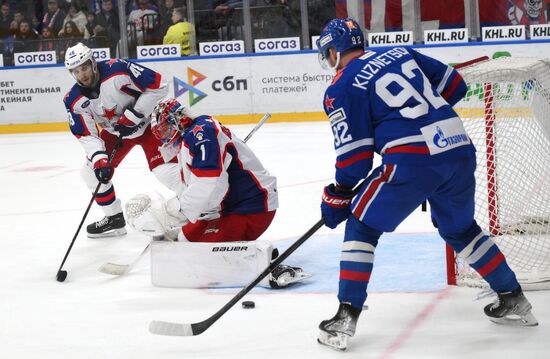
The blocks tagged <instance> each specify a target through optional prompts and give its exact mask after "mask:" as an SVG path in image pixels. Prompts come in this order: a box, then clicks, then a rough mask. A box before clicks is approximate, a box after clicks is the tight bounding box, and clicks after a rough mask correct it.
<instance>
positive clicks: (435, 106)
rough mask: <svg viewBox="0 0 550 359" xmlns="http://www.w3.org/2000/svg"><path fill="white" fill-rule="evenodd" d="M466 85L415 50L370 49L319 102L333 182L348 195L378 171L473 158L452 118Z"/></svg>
mask: <svg viewBox="0 0 550 359" xmlns="http://www.w3.org/2000/svg"><path fill="white" fill-rule="evenodd" d="M465 94H466V84H465V82H464V81H463V80H462V77H461V76H460V74H459V73H458V72H457V71H456V70H455V69H454V68H452V67H450V66H447V65H445V64H443V63H441V62H439V61H437V60H434V59H432V58H429V57H426V56H424V55H422V54H420V53H418V52H416V51H415V50H413V49H409V48H404V47H397V48H392V49H388V48H385V49H368V50H366V52H365V53H364V54H363V55H361V56H359V57H357V58H355V59H353V60H352V61H351V62H350V63H348V65H347V66H346V67H344V68H343V69H341V70H339V71H338V73H337V74H336V76H335V78H334V80H333V82H332V84H331V85H330V86H329V87H328V89H327V90H326V93H325V96H324V101H323V105H324V109H325V112H326V113H327V115H328V117H329V119H330V124H331V127H332V132H333V134H334V147H335V149H336V154H337V157H336V182H338V183H339V184H340V185H342V186H346V187H353V186H354V185H356V184H357V183H358V182H359V181H360V180H362V179H363V178H365V177H366V176H367V175H368V173H369V172H370V170H371V168H372V159H373V155H374V153H375V152H376V153H378V154H380V155H382V162H383V163H394V164H399V163H409V164H417V165H422V163H428V161H429V163H434V162H433V161H446V160H448V159H449V157H450V156H454V157H457V156H463V155H465V154H466V153H468V154H471V153H472V151H475V149H474V147H473V145H472V144H471V142H470V139H469V137H468V136H467V135H466V132H465V130H464V127H463V125H462V121H461V120H460V118H459V117H458V115H457V114H456V112H455V111H454V110H453V108H452V106H453V105H454V104H456V103H457V102H458V101H459V100H460V99H461V98H462V97H463V96H464V95H465Z"/></svg>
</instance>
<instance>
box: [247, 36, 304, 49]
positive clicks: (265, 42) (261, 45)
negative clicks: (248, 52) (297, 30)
mask: <svg viewBox="0 0 550 359" xmlns="http://www.w3.org/2000/svg"><path fill="white" fill-rule="evenodd" d="M295 50H300V38H299V37H279V38H273V39H255V40H254V51H255V52H282V51H295Z"/></svg>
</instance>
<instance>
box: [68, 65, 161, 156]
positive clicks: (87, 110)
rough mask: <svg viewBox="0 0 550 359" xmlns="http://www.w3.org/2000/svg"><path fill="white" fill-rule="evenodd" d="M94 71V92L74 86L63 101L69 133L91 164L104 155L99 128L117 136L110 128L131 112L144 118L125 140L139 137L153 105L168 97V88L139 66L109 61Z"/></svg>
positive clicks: (147, 123)
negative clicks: (95, 72)
mask: <svg viewBox="0 0 550 359" xmlns="http://www.w3.org/2000/svg"><path fill="white" fill-rule="evenodd" d="M97 70H98V72H99V81H98V84H97V86H96V87H95V88H93V89H90V88H85V87H82V86H80V85H78V84H75V85H74V86H73V87H72V88H71V90H70V91H69V92H68V93H67V94H66V95H65V97H64V99H63V102H64V103H65V107H66V109H67V113H68V116H69V124H70V129H71V132H72V133H73V134H74V135H75V136H76V137H77V138H78V139H79V141H80V143H81V144H82V146H83V147H84V150H85V151H86V155H87V157H88V158H89V159H91V160H92V162H94V155H95V154H99V153H105V145H104V143H103V140H101V138H100V137H99V129H98V126H99V127H101V128H102V129H104V130H106V131H108V132H109V133H112V134H114V135H116V136H118V132H117V131H115V130H114V128H113V127H114V125H115V124H116V123H117V121H118V119H119V118H120V116H121V115H122V114H123V113H124V110H126V109H127V108H131V109H132V110H133V112H135V113H138V114H141V115H143V116H144V120H143V126H142V127H141V128H140V129H139V130H138V131H136V132H135V133H134V134H132V135H131V136H128V137H125V138H130V139H131V138H136V137H139V136H141V135H142V134H143V132H144V131H145V129H146V128H147V126H149V124H150V122H151V119H150V115H151V112H152V111H153V108H154V107H155V105H156V104H157V103H158V101H160V100H162V99H163V98H165V97H166V96H167V94H168V85H167V83H166V82H165V81H163V80H162V78H161V75H160V74H159V73H157V72H155V71H153V70H150V69H148V68H146V67H143V66H141V65H137V64H135V63H132V62H129V61H125V60H120V59H111V60H107V61H101V62H98V63H97ZM99 157H101V156H99Z"/></svg>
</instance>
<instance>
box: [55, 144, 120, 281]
mask: <svg viewBox="0 0 550 359" xmlns="http://www.w3.org/2000/svg"><path fill="white" fill-rule="evenodd" d="M121 145H122V136H119V137H118V138H117V141H116V143H115V147H114V148H113V151H112V152H111V156H110V157H109V161H111V160H112V159H113V158H114V157H115V154H116V153H117V151H118V150H119V148H120V146H121ZM101 184H102V183H101V182H98V183H97V186H96V188H95V190H94V193H93V194H92V198H91V199H90V203H88V207H87V208H86V211H85V212H84V216H82V220H81V221H80V224H79V225H78V228H77V230H76V233H75V234H74V237H73V240H72V241H71V244H70V245H69V248H68V249H67V252H66V253H65V257H63V261H62V262H61V265H60V266H59V269H58V270H57V275H56V277H55V278H56V280H57V281H58V282H64V281H65V279H66V278H67V271H66V270H62V268H63V265H64V264H65V261H66V260H67V257H69V253H71V249H72V248H73V245H74V242H75V240H76V237H77V236H78V233H79V232H80V228H82V224H83V223H84V221H85V220H86V217H87V216H88V212H90V208H92V204H93V203H94V200H95V197H96V196H97V192H98V191H99V187H101Z"/></svg>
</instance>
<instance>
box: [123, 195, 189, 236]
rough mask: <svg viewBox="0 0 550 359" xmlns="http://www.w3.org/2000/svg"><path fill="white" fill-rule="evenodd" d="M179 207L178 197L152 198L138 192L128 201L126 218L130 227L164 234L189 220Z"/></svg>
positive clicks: (153, 234)
mask: <svg viewBox="0 0 550 359" xmlns="http://www.w3.org/2000/svg"><path fill="white" fill-rule="evenodd" d="M179 209H180V203H179V199H178V198H177V197H174V198H171V199H169V200H166V199H164V198H159V199H156V200H151V197H149V196H148V195H146V194H138V195H136V196H135V197H133V198H132V199H130V200H129V201H128V203H126V218H127V220H128V224H129V225H130V227H132V228H133V229H135V230H136V231H138V232H141V233H143V234H147V235H149V236H164V235H165V234H167V233H169V232H170V231H172V230H174V229H179V228H180V227H182V226H183V225H185V224H186V223H188V222H189V221H188V220H187V218H186V217H185V216H184V215H183V213H181V212H180V210H179Z"/></svg>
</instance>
